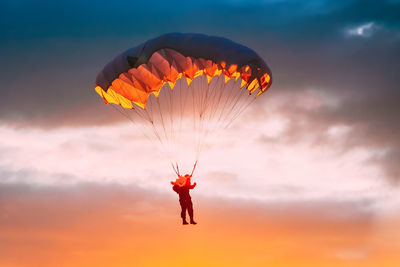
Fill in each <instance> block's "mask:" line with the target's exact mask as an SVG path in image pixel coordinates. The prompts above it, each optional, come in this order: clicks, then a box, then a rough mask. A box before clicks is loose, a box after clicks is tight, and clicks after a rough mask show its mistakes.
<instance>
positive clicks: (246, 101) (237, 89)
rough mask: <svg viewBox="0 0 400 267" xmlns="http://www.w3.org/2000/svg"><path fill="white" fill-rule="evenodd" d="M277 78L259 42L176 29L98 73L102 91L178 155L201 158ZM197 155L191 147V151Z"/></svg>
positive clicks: (174, 158)
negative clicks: (208, 143) (252, 44)
mask: <svg viewBox="0 0 400 267" xmlns="http://www.w3.org/2000/svg"><path fill="white" fill-rule="evenodd" d="M271 83H272V77H271V71H270V69H269V67H268V66H267V64H266V63H265V61H264V60H263V59H262V58H261V57H260V56H259V55H258V54H257V53H256V52H254V51H253V50H252V49H250V48H248V47H246V46H243V45H241V44H238V43H235V42H233V41H231V40H229V39H226V38H222V37H216V36H208V35H204V34H192V33H187V34H183V33H169V34H164V35H161V36H159V37H157V38H154V39H151V40H148V41H146V42H145V43H142V44H140V45H138V46H136V47H133V48H130V49H128V50H126V51H125V52H123V53H121V54H119V55H118V56H116V57H115V58H114V59H113V60H112V61H111V62H109V63H108V64H107V65H106V66H105V67H104V68H103V70H102V71H101V72H100V73H99V74H98V75H97V78H96V85H95V90H96V92H97V93H98V94H99V95H100V96H101V97H102V98H103V100H104V102H105V103H106V104H108V103H111V104H114V105H113V107H116V108H117V109H118V110H119V111H120V112H121V113H122V114H123V115H125V116H126V117H128V118H129V119H130V120H131V121H132V122H133V123H135V124H136V125H137V126H138V127H139V128H140V129H141V130H142V132H144V134H145V135H146V136H147V137H149V138H150V139H153V140H156V141H157V142H159V143H161V144H162V148H163V150H164V151H166V152H167V153H168V155H169V158H170V160H171V162H173V163H176V162H179V161H180V160H179V158H183V159H190V166H191V164H193V162H195V160H197V159H198V156H199V153H200V151H201V149H202V148H203V147H204V143H205V139H206V137H207V136H209V135H211V134H213V133H214V132H216V131H217V130H218V129H221V128H226V127H227V126H228V125H229V124H230V123H231V122H232V121H233V120H234V119H235V118H236V117H237V116H238V115H239V114H240V113H241V112H242V111H243V110H244V108H246V107H247V106H248V105H250V103H252V102H253V101H254V100H255V99H256V98H257V97H258V96H259V95H261V94H262V93H264V92H265V91H266V90H267V89H268V88H269V87H270V86H271ZM188 149H189V150H190V149H191V150H192V151H194V152H195V153H194V155H193V157H192V156H188V154H184V153H183V151H184V150H188Z"/></svg>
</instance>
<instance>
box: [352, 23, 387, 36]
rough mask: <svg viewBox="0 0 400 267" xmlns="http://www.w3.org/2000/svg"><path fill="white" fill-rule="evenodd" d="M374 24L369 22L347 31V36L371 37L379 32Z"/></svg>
mask: <svg viewBox="0 0 400 267" xmlns="http://www.w3.org/2000/svg"><path fill="white" fill-rule="evenodd" d="M379 28H380V27H379V26H377V25H376V24H375V23H374V22H368V23H365V24H362V25H359V26H356V27H351V28H348V29H347V30H346V34H347V35H349V36H360V37H371V36H372V35H373V34H374V33H375V32H377V31H378V30H379Z"/></svg>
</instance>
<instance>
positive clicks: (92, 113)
mask: <svg viewBox="0 0 400 267" xmlns="http://www.w3.org/2000/svg"><path fill="white" fill-rule="evenodd" d="M1 5H2V6H1V10H2V16H1V18H0V28H1V32H2V39H3V41H2V43H1V44H0V46H1V47H0V48H1V49H0V56H1V58H2V60H1V61H2V62H3V64H2V66H1V72H0V79H1V93H2V96H1V98H0V121H1V122H3V123H8V124H14V125H15V124H17V125H21V124H22V125H36V126H40V127H43V126H46V127H57V126H65V125H67V126H75V125H82V124H100V123H107V122H109V121H116V120H118V119H120V118H121V117H120V116H119V114H117V113H115V112H113V110H112V109H111V108H109V107H107V106H105V105H103V104H102V101H101V99H100V98H99V97H97V95H96V94H95V92H94V90H93V80H94V78H95V76H96V74H97V72H98V71H99V70H100V69H101V68H102V66H103V65H104V64H105V63H106V62H107V61H108V60H110V59H111V58H112V57H113V56H115V55H116V54H117V53H119V52H120V51H122V50H124V49H126V48H128V47H130V46H133V45H135V44H137V43H138V42H141V41H144V40H146V39H148V38H151V37H154V36H156V35H158V34H161V33H164V32H170V31H182V32H204V33H208V34H216V35H222V36H226V37H229V38H232V39H233V40H235V41H237V42H241V43H244V44H245V45H248V46H250V47H252V48H254V49H255V50H256V51H258V52H259V53H260V54H261V55H262V56H263V57H264V58H265V59H266V60H267V62H268V63H269V65H270V67H271V69H272V71H273V75H274V84H273V87H272V88H271V92H270V94H271V97H273V95H272V94H275V96H276V95H281V96H284V97H286V98H287V105H285V106H283V107H282V109H281V112H282V113H283V114H285V115H286V116H287V117H288V118H289V119H290V121H291V123H290V127H289V131H288V132H287V136H288V137H290V138H291V140H297V139H296V138H300V137H302V136H304V135H305V134H310V131H309V129H314V132H315V137H316V140H321V138H323V136H321V134H323V133H324V130H326V129H328V128H329V127H330V126H333V125H349V126H352V127H353V128H352V131H351V133H350V134H351V135H349V136H348V138H347V139H348V140H347V143H346V145H347V146H348V148H352V147H358V146H362V147H365V146H367V147H371V148H376V149H381V150H384V152H383V153H382V154H379V155H377V156H376V157H374V158H373V159H372V158H371V161H374V162H377V163H380V164H381V165H382V166H384V167H385V170H386V171H387V174H388V176H390V177H391V179H392V181H398V180H399V179H400V176H399V172H400V169H399V167H398V164H397V163H396V162H397V160H396V159H397V158H398V155H399V153H400V152H399V151H400V141H399V140H400V139H399V138H398V136H399V135H400V120H399V119H398V116H399V114H400V105H398V103H397V100H398V99H400V90H399V84H400V76H399V75H398V70H399V69H400V66H399V65H400V63H399V62H400V49H399V47H400V19H399V17H398V14H399V13H400V4H399V2H398V1H379V2H377V1H322V0H318V1H297V0H293V1H261V2H260V1H239V0H238V1H233V2H232V1H201V2H196V4H193V3H189V2H188V1H179V2H176V3H174V4H172V3H170V2H164V1H160V2H158V1H150V2H148V1H141V2H140V3H132V2H129V1H128V2H112V3H111V2H107V1H103V2H97V3H96V5H93V4H92V2H81V1H72V2H68V3H66V4H62V5H61V4H59V3H55V2H48V3H47V2H41V3H37V2H36V1H23V2H19V4H18V3H16V2H14V1H8V2H2V4H1ZM368 23H372V25H373V28H372V29H373V30H370V32H368V34H367V35H365V36H362V35H357V34H348V33H349V30H353V32H357V31H356V29H357V27H360V26H362V25H365V24H368ZM4 62H5V63H4ZM309 89H313V90H316V91H319V92H321V93H323V94H326V95H327V98H329V97H332V98H335V99H337V101H338V104H337V105H335V106H322V107H321V108H320V109H319V110H317V111H316V110H312V111H310V110H306V109H303V108H301V107H298V106H296V105H293V103H292V102H293V101H296V98H295V97H294V94H293V93H298V92H303V91H304V90H309ZM77 114H79V116H78V115H77ZM100 114H101V115H100ZM299 121H303V122H304V123H301V124H300V123H298V122H299ZM319 133H321V134H319ZM396 155H397V156H396Z"/></svg>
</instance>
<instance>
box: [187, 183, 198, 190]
mask: <svg viewBox="0 0 400 267" xmlns="http://www.w3.org/2000/svg"><path fill="white" fill-rule="evenodd" d="M196 185H197V184H196V182H194V184H192V185H191V186H190V187H189V188H190V189H193V188H195V187H196Z"/></svg>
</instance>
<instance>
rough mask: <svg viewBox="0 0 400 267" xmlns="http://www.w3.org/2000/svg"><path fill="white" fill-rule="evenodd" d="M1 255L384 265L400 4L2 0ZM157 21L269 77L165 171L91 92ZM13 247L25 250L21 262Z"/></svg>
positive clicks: (150, 147)
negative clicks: (180, 177) (187, 188)
mask: <svg viewBox="0 0 400 267" xmlns="http://www.w3.org/2000/svg"><path fill="white" fill-rule="evenodd" d="M0 10H1V11H0V12H1V13H0V29H1V37H0V38H1V42H0V60H1V62H2V64H1V66H0V68H1V71H0V81H1V85H0V92H1V97H0V266H1V267H3V266H4V267H14V266H18V267H19V266H21V267H22V266H110V264H112V265H113V266H160V265H163V266H180V265H185V266H225V265H226V266H248V265H249V264H251V265H253V266H398V265H396V263H397V264H398V262H400V258H399V256H398V255H399V253H400V245H399V244H400V230H399V229H400V227H399V226H400V217H399V211H400V189H399V186H400V185H399V183H400V167H399V166H400V165H399V161H400V139H399V138H398V136H399V135H400V120H399V119H398V116H399V114H400V106H399V105H398V99H399V97H400V91H399V84H400V76H399V75H398V71H399V69H400V63H399V62H400V49H399V47H400V18H399V16H398V14H400V2H399V1H395V0H385V1H352V0H346V1H327V0H325V1H323V0H315V1H299V0H271V1H267V0H265V1H255V0H249V1H244V0H243V1H242V0H233V1H228V0H214V1H208V0H205V1H199V2H192V1H168V2H167V1H139V2H135V1H111V2H110V1H96V3H94V2H92V1H68V2H61V1H57V2H54V1H29V0H19V1H8V0H5V1H2V2H1V3H0ZM168 32H196V33H204V34H209V35H217V36H223V37H226V38H229V39H231V40H233V41H236V42H238V43H241V44H244V45H246V46H248V47H250V48H252V49H254V50H255V51H256V52H257V53H258V54H259V55H260V56H261V57H262V58H264V59H265V61H266V62H267V64H268V65H269V67H270V68H271V70H272V74H273V84H272V86H271V88H270V89H269V91H268V92H266V93H265V94H263V95H262V96H260V97H259V98H258V99H257V101H255V102H254V104H252V105H251V106H250V107H249V108H248V109H247V110H246V111H245V112H244V113H243V114H242V115H241V116H240V117H239V118H238V119H237V120H236V121H235V122H234V123H233V124H232V125H231V127H230V128H229V129H228V130H226V131H224V132H222V133H220V134H219V135H218V136H214V137H213V138H210V140H209V144H208V146H207V148H206V149H204V151H203V152H202V154H201V157H200V159H199V164H198V167H197V169H196V173H195V176H194V181H196V182H197V184H198V185H197V187H196V189H195V190H193V191H192V193H191V194H192V199H193V202H194V207H195V217H196V219H197V221H198V225H196V226H188V227H186V226H185V227H183V226H182V225H180V223H181V222H180V218H179V204H178V201H177V196H176V195H175V193H174V192H173V191H172V190H171V186H170V184H169V182H170V181H171V180H173V179H174V178H173V177H174V173H173V170H172V168H171V167H170V165H169V162H168V160H167V159H166V158H165V156H164V155H163V154H162V153H161V152H160V151H159V150H158V149H157V146H156V145H155V144H153V143H151V142H148V141H147V140H146V139H145V138H144V137H143V136H142V135H140V133H139V132H137V131H135V129H133V128H132V125H131V123H130V122H129V121H127V120H126V119H125V118H124V117H123V116H121V115H120V114H118V113H117V112H115V110H113V109H112V108H111V107H110V106H109V105H104V102H103V100H102V99H101V98H100V97H98V95H97V94H96V92H95V91H94V83H95V78H96V75H97V73H98V72H99V71H101V69H102V68H103V66H104V65H105V64H106V63H107V62H108V61H110V60H111V59H112V58H113V57H114V56H116V55H117V54H118V53H120V52H122V51H124V50H126V49H128V48H130V47H133V46H135V45H137V44H140V43H142V42H144V41H146V40H148V39H151V38H154V37H156V36H158V35H160V34H163V33H168ZM21 253H23V255H24V257H21V256H20V255H21Z"/></svg>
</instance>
